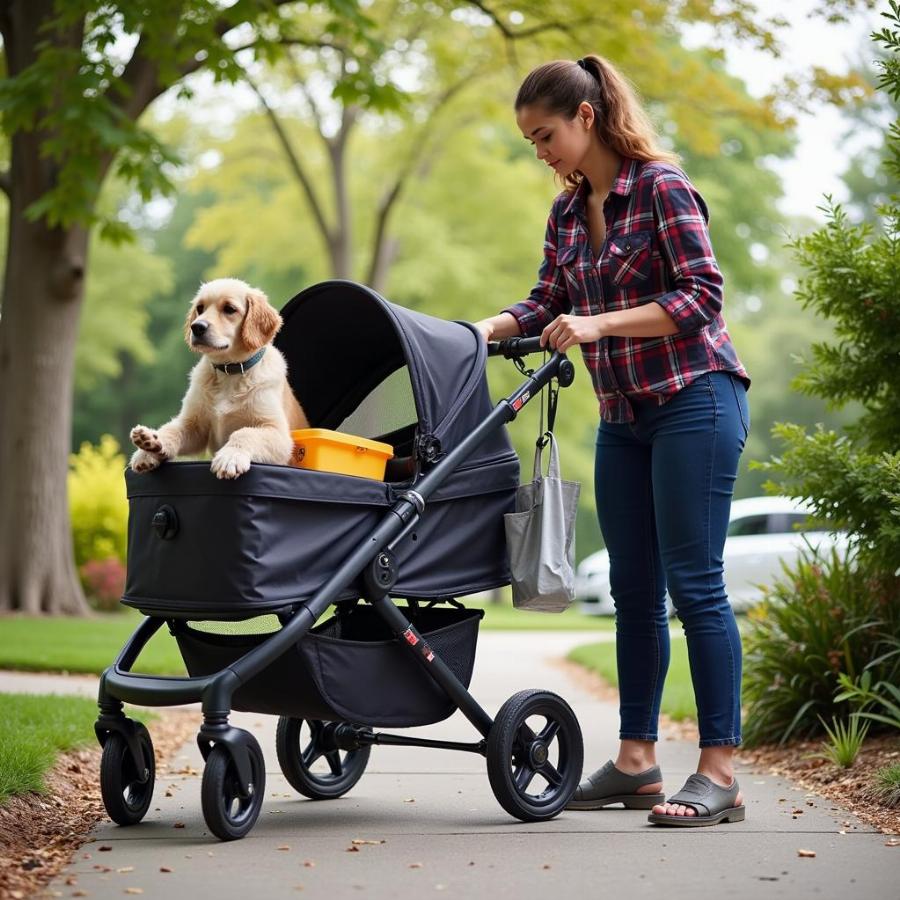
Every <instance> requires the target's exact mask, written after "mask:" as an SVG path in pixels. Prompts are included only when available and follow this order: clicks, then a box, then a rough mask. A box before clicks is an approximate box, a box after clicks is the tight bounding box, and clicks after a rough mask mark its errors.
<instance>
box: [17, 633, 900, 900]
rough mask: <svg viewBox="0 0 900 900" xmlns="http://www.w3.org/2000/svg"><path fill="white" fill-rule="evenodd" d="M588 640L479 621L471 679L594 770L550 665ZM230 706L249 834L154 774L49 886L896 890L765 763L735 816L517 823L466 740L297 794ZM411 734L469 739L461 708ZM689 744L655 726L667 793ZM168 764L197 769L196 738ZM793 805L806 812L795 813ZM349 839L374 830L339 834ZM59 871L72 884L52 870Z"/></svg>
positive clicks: (899, 862)
mask: <svg viewBox="0 0 900 900" xmlns="http://www.w3.org/2000/svg"><path fill="white" fill-rule="evenodd" d="M592 639H595V635H594V634H582V633H565V632H544V633H534V632H531V633H529V632H515V633H513V632H483V633H482V634H481V636H480V637H479V649H478V658H477V662H476V667H475V678H474V680H473V684H472V693H473V694H474V696H475V697H476V698H477V699H478V701H479V702H480V703H481V705H482V706H483V707H484V708H485V709H486V710H487V711H488V712H489V713H490V714H492V715H493V714H494V713H496V711H497V709H498V708H499V707H500V705H501V704H502V703H503V701H504V700H506V698H507V697H509V696H510V695H511V694H513V693H515V692H516V691H518V690H521V689H522V688H526V687H539V688H546V689H549V690H553V691H556V692H557V693H559V694H561V695H562V696H564V697H565V698H566V699H567V700H568V701H569V702H570V703H571V705H572V706H573V708H574V709H575V712H576V713H577V715H578V717H579V719H580V721H581V725H582V728H583V731H584V738H585V756H586V761H585V765H586V767H589V768H591V769H593V768H596V767H598V766H599V765H601V764H602V763H603V762H604V761H605V760H606V759H607V758H609V757H610V756H612V755H613V754H614V752H615V748H616V744H617V741H616V733H617V724H618V716H617V710H616V707H615V705H614V704H610V703H606V702H603V701H600V700H598V699H597V698H595V697H593V696H592V695H590V694H588V693H586V692H585V691H584V690H583V689H581V688H580V687H579V686H578V685H576V684H575V683H573V682H572V681H571V680H570V679H569V678H568V677H567V676H566V675H565V673H564V672H563V671H562V670H561V669H560V668H558V667H557V666H554V665H553V664H552V662H553V660H555V659H558V658H560V657H562V656H564V655H565V653H566V652H567V651H568V650H569V649H570V648H571V647H573V646H576V645H578V644H581V643H585V642H587V641H589V640H592ZM94 683H95V680H94V679H83V678H78V679H65V678H59V679H51V680H50V681H45V680H44V678H43V677H42V676H41V677H36V676H14V677H6V676H4V675H0V690H3V691H10V690H49V691H53V690H56V691H58V692H62V691H64V690H66V691H70V690H73V689H74V690H76V691H77V692H79V693H86V694H89V695H90V694H93V693H94ZM232 721H233V722H234V723H235V724H238V725H240V726H242V727H245V728H248V729H250V730H252V731H253V732H254V733H255V734H256V736H257V738H258V739H259V741H260V743H261V745H262V747H263V751H264V753H265V755H266V763H267V767H266V768H267V784H266V801H265V804H264V806H263V811H262V813H261V815H260V818H259V821H258V822H257V824H256V826H255V828H254V829H253V831H252V832H251V833H250V834H249V836H248V837H246V838H245V839H244V840H242V841H236V842H232V843H229V844H222V843H220V842H218V841H216V840H215V839H213V838H211V837H210V836H209V834H208V833H207V831H206V827H205V824H204V822H203V818H202V815H201V812H200V796H199V794H200V776H199V774H179V775H167V776H163V777H160V778H159V779H158V780H157V785H156V791H155V794H154V803H153V807H152V808H151V811H150V813H149V814H148V815H147V818H146V819H145V820H144V822H143V823H141V824H140V825H138V826H136V827H134V828H119V827H117V826H114V825H112V824H110V823H102V824H101V825H99V826H98V827H97V829H96V830H95V832H94V834H93V838H94V839H95V842H94V843H91V844H87V845H85V846H84V847H83V848H82V850H81V851H79V852H78V853H77V854H76V857H75V860H74V861H73V863H72V864H71V865H70V866H69V867H68V869H67V870H66V871H65V872H63V873H62V875H61V876H60V877H59V878H58V879H57V880H56V881H55V882H54V883H53V884H51V885H50V888H49V890H50V891H51V892H52V891H56V892H59V893H58V894H56V896H64V897H68V896H72V895H73V893H74V892H75V891H76V890H78V891H85V892H87V895H88V896H90V897H92V898H102V897H121V896H122V895H123V894H124V893H131V892H129V890H128V889H129V888H132V889H140V892H142V894H143V896H145V897H166V898H169V900H171V898H180V897H195V896H202V895H209V896H213V897H216V898H217V900H222V898H242V900H243V898H246V896H247V895H248V893H251V892H252V894H253V895H255V896H258V897H287V896H295V895H296V893H297V891H301V890H302V891H303V892H304V895H305V896H312V897H328V898H329V900H340V898H344V897H372V898H393V897H396V898H411V897H416V898H420V897H422V896H423V895H426V896H428V895H431V894H434V893H437V894H440V895H442V896H454V897H461V898H469V897H482V896H484V897H491V898H492V900H500V898H505V897H510V898H512V897H515V898H517V900H521V898H532V897H534V898H538V897H539V898H542V900H543V898H546V897H547V896H548V895H552V894H560V893H565V894H567V895H572V896H576V895H582V896H600V895H604V896H606V895H612V896H615V895H616V894H618V893H620V892H621V893H625V894H627V895H628V896H630V897H651V896H654V897H656V896H660V897H662V896H664V897H666V898H672V897H677V898H681V897H690V898H698V900H702V898H707V897H708V898H721V897H723V896H728V897H729V898H759V897H764V898H769V897H772V898H774V897H790V898H792V900H798V898H806V897H809V898H812V897H816V898H831V897H834V898H844V897H852V898H855V900H856V898H858V900H870V898H871V900H876V898H877V900H882V898H884V900H889V898H898V897H900V848H889V847H886V846H885V841H886V838H885V837H884V836H883V835H880V834H878V833H876V832H875V831H874V830H873V829H872V828H870V827H869V826H867V825H865V824H863V823H861V822H860V821H859V820H857V819H855V818H854V817H853V816H851V815H850V814H849V813H848V812H846V811H844V810H841V809H838V808H836V807H835V806H834V804H833V802H832V801H829V800H825V799H822V798H820V797H817V796H815V795H808V794H806V793H805V792H804V791H802V790H800V789H797V788H794V787H792V786H791V785H789V784H787V783H785V782H783V781H781V780H779V779H777V778H774V777H772V776H768V775H756V774H753V773H752V772H749V771H741V772H739V776H738V777H739V779H740V781H741V786H742V789H743V792H744V795H745V803H746V805H747V821H746V822H743V823H740V824H735V825H724V826H719V827H717V828H706V829H684V830H679V829H660V828H654V827H652V826H649V825H648V824H647V821H646V813H644V812H639V811H626V810H621V809H611V810H606V811H600V812H588V813H574V812H567V813H563V814H562V815H561V816H559V817H558V818H557V819H555V820H553V821H551V822H548V823H545V824H523V823H520V822H517V821H515V820H513V819H511V818H510V817H508V816H507V815H506V813H504V811H503V810H502V809H501V808H500V806H499V805H498V804H497V802H496V801H495V799H494V796H493V793H492V792H491V789H490V785H489V784H488V779H487V774H486V770H485V765H484V760H483V759H482V758H481V757H480V756H476V755H474V754H464V753H454V752H450V751H442V750H430V749H420V748H410V749H407V748H398V747H375V748H373V749H372V756H371V759H370V762H369V766H368V769H367V770H366V774H365V775H364V776H363V778H362V780H361V781H360V782H359V784H358V785H357V786H356V787H355V788H354V789H353V790H352V791H351V792H350V793H349V794H347V795H346V796H345V797H344V798H342V799H340V800H335V801H327V802H312V801H308V800H305V799H302V798H298V796H297V795H296V794H295V793H294V792H293V790H292V789H291V788H290V786H289V785H288V784H287V782H286V781H285V779H284V778H283V776H282V775H281V772H280V771H279V769H278V764H277V760H276V756H275V749H274V727H275V720H274V719H272V718H269V717H264V716H255V715H247V714H235V715H234V716H233V717H232ZM198 725H199V716H198ZM415 733H416V734H419V735H422V736H428V737H442V738H446V739H449V740H463V741H473V740H476V739H477V733H476V732H475V730H474V728H472V726H471V725H469V723H468V722H467V721H466V720H465V719H463V718H462V717H461V716H459V714H457V715H455V716H453V717H452V718H451V719H449V720H448V721H446V722H443V723H440V724H438V725H434V726H430V727H428V728H420V729H416V730H415ZM696 755H697V750H696V747H695V746H693V745H692V744H689V743H687V742H685V741H680V740H663V741H662V742H661V744H660V748H659V758H660V764H661V766H662V768H663V772H664V775H665V777H666V790H667V791H668V792H669V793H672V792H674V791H675V790H677V789H678V788H679V787H680V786H681V784H682V783H683V781H684V779H685V778H686V777H687V775H688V774H690V773H691V772H692V771H693V770H694V766H695V763H696ZM170 769H171V771H172V772H178V771H180V770H183V771H185V772H191V771H192V770H195V771H196V772H197V773H199V772H200V771H201V770H202V761H201V759H200V755H199V753H198V751H197V749H196V746H195V745H194V743H193V741H190V742H188V743H187V744H186V745H185V747H184V748H183V749H182V751H181V752H180V754H179V755H178V757H177V758H176V760H175V761H174V765H172V766H171V767H170ZM167 793H169V794H171V796H168V797H167V796H166V794H167ZM798 809H800V810H802V813H801V814H797V815H794V814H793V813H792V811H793V810H798ZM845 822H849V823H850V824H849V826H845V825H843V824H842V823H845ZM176 826H182V827H176ZM842 832H845V833H842ZM355 839H362V840H369V841H384V843H381V844H376V845H370V844H363V845H353V844H352V841H353V840H355ZM353 846H355V847H356V848H357V849H356V850H355V851H351V850H349V848H351V847H353ZM101 847H106V848H110V849H108V850H101V849H100V848H101ZM285 848H288V849H285ZM801 848H802V849H808V850H813V851H815V853H816V856H815V858H800V857H798V855H797V851H798V850H799V849H801ZM103 869H108V870H109V871H103ZM164 869H165V870H171V871H163V870H164ZM120 870H124V871H120ZM73 875H75V876H77V887H75V886H72V885H67V884H66V878H68V877H70V876H73ZM132 892H134V893H137V891H132ZM81 896H84V895H83V894H82V895H81Z"/></svg>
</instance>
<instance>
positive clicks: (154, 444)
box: [131, 425, 164, 456]
mask: <svg viewBox="0 0 900 900" xmlns="http://www.w3.org/2000/svg"><path fill="white" fill-rule="evenodd" d="M131 443H132V444H134V446H135V447H137V448H138V450H143V451H144V452H145V453H155V454H157V455H158V456H163V455H164V454H163V446H162V441H160V439H159V432H156V431H154V430H153V429H152V428H147V427H146V426H145V425H135V426H134V428H132V429H131ZM135 455H137V454H135Z"/></svg>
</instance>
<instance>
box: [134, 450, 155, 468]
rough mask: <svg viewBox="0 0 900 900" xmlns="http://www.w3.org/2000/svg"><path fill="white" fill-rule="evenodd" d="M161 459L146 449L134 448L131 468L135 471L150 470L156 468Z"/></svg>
mask: <svg viewBox="0 0 900 900" xmlns="http://www.w3.org/2000/svg"><path fill="white" fill-rule="evenodd" d="M161 462H162V460H161V459H160V458H159V457H158V456H156V455H154V454H153V453H148V452H147V451H146V450H136V451H135V452H134V454H133V455H132V457H131V468H132V470H133V471H135V472H152V471H153V470H154V469H158V468H159V465H160V463H161Z"/></svg>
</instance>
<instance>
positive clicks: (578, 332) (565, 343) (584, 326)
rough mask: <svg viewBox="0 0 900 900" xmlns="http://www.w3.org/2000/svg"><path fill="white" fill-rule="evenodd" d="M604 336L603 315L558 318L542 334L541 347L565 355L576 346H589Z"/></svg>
mask: <svg viewBox="0 0 900 900" xmlns="http://www.w3.org/2000/svg"><path fill="white" fill-rule="evenodd" d="M603 336H604V332H603V314H602V313H601V314H600V315H599V316H571V315H564V316H557V317H556V318H555V319H554V320H553V321H552V322H551V323H550V324H549V325H548V326H547V327H546V328H545V329H544V330H543V331H542V332H541V346H542V347H546V346H548V345H549V346H550V348H551V349H553V350H558V351H559V352H560V353H565V352H566V350H568V349H569V347H574V346H575V345H576V344H589V343H590V342H591V341H596V340H599V339H600V338H602V337H603Z"/></svg>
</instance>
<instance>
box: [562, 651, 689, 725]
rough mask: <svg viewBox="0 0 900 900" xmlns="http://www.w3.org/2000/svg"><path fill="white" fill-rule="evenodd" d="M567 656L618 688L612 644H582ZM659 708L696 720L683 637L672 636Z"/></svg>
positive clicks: (674, 717)
mask: <svg viewBox="0 0 900 900" xmlns="http://www.w3.org/2000/svg"><path fill="white" fill-rule="evenodd" d="M569 659H571V660H573V661H574V662H577V663H579V664H580V665H582V666H584V667H585V668H587V669H590V670H591V671H593V672H596V673H597V674H598V675H599V676H600V677H601V678H603V679H604V680H605V681H608V682H609V683H610V684H611V685H613V686H614V687H618V684H619V676H618V673H617V671H616V645H615V644H614V643H609V644H586V645H584V646H581V647H576V648H575V649H574V650H573V651H572V652H571V653H570V654H569ZM661 708H662V711H663V712H664V713H666V715H668V716H671V717H672V718H673V719H676V720H677V721H682V720H684V719H692V720H694V721H696V719H697V706H696V704H695V703H694V688H693V685H692V684H691V671H690V668H689V666H688V658H687V644H686V643H685V640H684V638H683V637H674V636H673V637H672V657H671V661H670V663H669V672H668V674H667V675H666V686H665V688H664V690H663V696H662V707H661Z"/></svg>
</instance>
